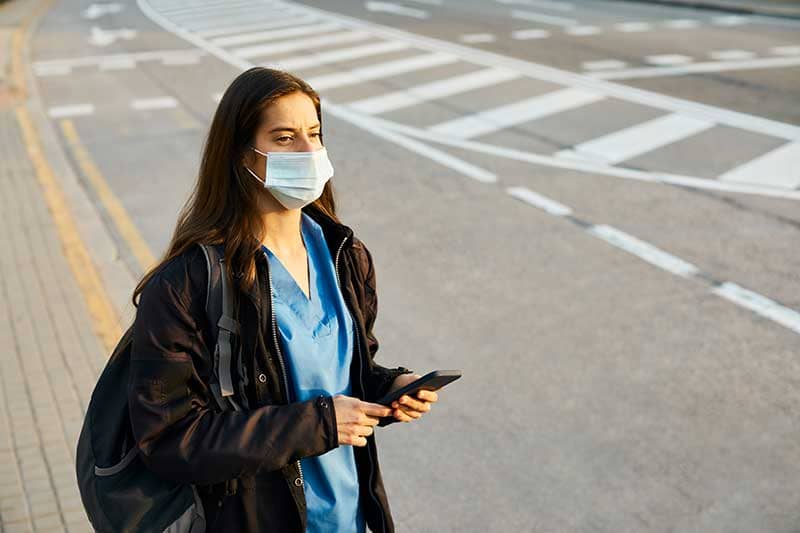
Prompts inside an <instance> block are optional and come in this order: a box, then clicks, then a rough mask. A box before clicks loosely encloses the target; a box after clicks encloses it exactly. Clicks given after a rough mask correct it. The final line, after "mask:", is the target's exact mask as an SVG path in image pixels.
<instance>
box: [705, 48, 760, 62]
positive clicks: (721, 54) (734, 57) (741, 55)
mask: <svg viewBox="0 0 800 533" xmlns="http://www.w3.org/2000/svg"><path fill="white" fill-rule="evenodd" d="M708 55H709V57H711V59H714V60H716V61H739V60H742V59H753V58H754V57H755V56H756V54H755V53H754V52H750V51H748V50H714V51H712V52H711V53H709V54H708Z"/></svg>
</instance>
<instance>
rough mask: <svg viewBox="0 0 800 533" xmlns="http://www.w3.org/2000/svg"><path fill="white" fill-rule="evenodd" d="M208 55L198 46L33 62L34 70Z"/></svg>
mask: <svg viewBox="0 0 800 533" xmlns="http://www.w3.org/2000/svg"><path fill="white" fill-rule="evenodd" d="M204 55H206V52H205V51H204V50H198V49H196V48H188V49H179V50H160V51H159V50H154V51H151V52H138V53H133V54H106V55H91V56H83V57H70V58H67V59H48V60H44V61H36V62H34V63H32V65H33V68H34V71H38V70H39V69H48V68H58V67H69V68H76V67H94V66H97V65H100V64H102V63H107V62H109V61H111V62H115V61H136V62H138V61H163V60H164V59H165V58H171V57H186V56H197V57H202V56H204Z"/></svg>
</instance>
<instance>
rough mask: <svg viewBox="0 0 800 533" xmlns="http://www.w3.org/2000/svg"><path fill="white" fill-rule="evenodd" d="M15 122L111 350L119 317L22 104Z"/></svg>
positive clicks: (101, 334)
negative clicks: (18, 126)
mask: <svg viewBox="0 0 800 533" xmlns="http://www.w3.org/2000/svg"><path fill="white" fill-rule="evenodd" d="M16 114H17V121H18V122H19V125H20V128H21V129H22V134H23V137H24V139H25V146H26V148H27V150H28V157H29V158H30V160H31V163H33V167H34V169H35V170H36V178H37V179H38V181H39V185H40V186H41V188H42V192H43V193H44V199H45V202H46V203H47V207H48V209H49V210H50V213H51V214H52V216H53V221H54V222H55V227H56V230H57V231H58V236H59V238H60V239H61V245H62V247H63V249H64V256H65V257H66V259H67V263H68V264H69V266H70V269H71V270H72V274H73V275H74V276H75V280H76V281H77V283H78V286H79V287H80V289H81V292H82V293H83V297H84V299H85V301H86V305H87V308H88V310H89V315H90V317H91V318H92V323H93V325H94V328H95V332H96V333H97V335H98V337H99V338H100V340H101V342H102V343H103V346H104V347H105V349H106V351H107V352H111V350H113V348H114V346H116V344H117V341H118V340H119V338H120V337H121V336H122V329H121V327H120V323H119V322H120V320H119V317H118V316H117V314H116V313H115V312H114V307H113V306H112V305H111V302H110V300H109V298H108V294H107V293H106V290H105V287H104V286H103V283H102V281H101V280H100V276H99V275H98V273H97V269H96V268H95V266H94V264H93V263H92V259H91V257H90V255H89V252H88V250H87V249H86V245H85V244H84V243H83V241H82V240H81V237H80V234H79V233H78V229H77V226H76V225H75V221H74V219H73V217H72V213H71V212H70V210H69V208H68V206H67V202H66V200H65V198H64V193H63V192H62V191H61V188H60V187H59V186H58V180H56V178H55V176H54V175H53V171H52V169H51V168H50V165H49V164H48V163H47V160H46V159H45V157H44V155H43V151H42V148H41V142H40V140H39V137H38V135H37V133H36V129H35V128H34V126H33V122H32V121H31V118H30V115H29V114H28V111H27V109H25V107H24V106H19V107H18V108H17V109H16Z"/></svg>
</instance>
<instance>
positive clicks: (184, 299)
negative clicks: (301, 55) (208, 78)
mask: <svg viewBox="0 0 800 533" xmlns="http://www.w3.org/2000/svg"><path fill="white" fill-rule="evenodd" d="M321 121H322V114H321V111H320V100H319V97H318V96H317V94H316V93H315V92H314V90H313V89H312V88H311V87H309V86H308V85H307V84H306V83H305V82H303V81H302V80H300V79H298V78H296V77H294V76H292V75H290V74H287V73H284V72H280V71H276V70H270V69H265V68H260V67H258V68H253V69H250V70H248V71H246V72H244V73H243V74H241V75H240V76H238V77H237V78H236V79H235V80H234V81H233V83H232V84H231V86H230V87H229V88H228V90H227V91H226V92H225V94H224V95H223V97H222V100H221V101H220V104H219V107H218V108H217V111H216V113H215V115H214V119H213V121H212V124H211V128H210V130H209V133H208V138H207V140H206V146H205V151H204V153H203V158H202V163H201V166H200V170H199V177H198V181H197V184H196V186H195V189H194V191H193V193H192V196H191V197H190V199H189V200H188V202H187V204H186V206H185V207H184V209H183V211H182V212H181V215H180V216H179V219H178V222H177V226H176V229H175V232H174V235H173V237H172V240H171V242H170V245H169V248H168V250H167V253H166V255H165V258H164V259H163V260H162V261H161V262H160V263H159V264H158V265H157V266H155V267H154V268H153V269H152V270H151V271H150V272H148V273H147V274H146V275H145V276H144V278H143V279H142V280H141V282H140V283H139V284H138V285H137V287H136V289H135V291H134V294H133V302H134V305H135V306H137V307H138V309H137V316H136V321H135V323H134V333H133V344H132V348H131V376H130V384H129V389H128V396H129V402H130V413H131V424H132V427H133V430H134V436H135V438H136V442H137V445H138V446H139V448H140V449H141V452H142V453H141V457H142V459H143V461H144V462H145V464H146V465H147V466H148V468H150V469H152V470H153V471H155V472H156V473H158V474H159V475H161V476H163V477H166V478H169V479H174V480H177V481H180V482H183V483H192V484H195V485H196V486H197V487H198V491H199V493H200V495H201V499H202V502H203V507H204V509H205V514H206V521H207V527H208V529H207V530H208V531H225V532H257V531H270V532H273V531H306V530H307V531H331V532H333V531H347V532H349V531H365V526H367V525H368V526H369V528H370V529H371V530H372V531H376V532H384V531H386V532H388V531H393V530H394V525H393V521H392V517H391V513H390V509H389V504H388V502H387V498H386V493H385V490H384V488H383V482H382V479H381V473H380V469H379V467H378V457H377V449H376V445H375V438H374V435H373V431H374V427H375V426H376V425H381V426H383V425H386V424H389V423H393V422H396V421H403V422H410V421H412V420H415V419H418V418H420V417H421V416H422V414H423V413H426V412H428V411H429V410H430V407H431V404H432V403H434V402H436V401H437V395H436V393H434V392H429V391H423V392H420V393H419V394H418V395H416V396H415V397H410V396H408V395H406V396H403V397H402V398H401V399H400V400H399V402H395V403H394V404H393V405H392V406H391V408H389V407H385V406H382V405H380V404H377V403H374V402H375V401H376V400H377V399H379V398H381V397H382V396H383V395H384V394H386V393H387V392H390V391H392V390H395V389H397V388H399V387H402V386H404V385H406V384H408V383H409V382H411V381H413V380H415V379H417V378H418V377H419V375H417V374H413V373H412V372H411V371H410V370H408V369H406V368H403V367H397V368H385V367H382V366H380V365H377V364H375V363H374V362H373V357H374V355H375V352H376V351H377V349H378V341H377V340H376V339H375V336H374V335H373V333H372V325H373V323H374V321H375V313H376V308H377V296H376V293H375V271H374V268H373V262H372V257H371V255H370V253H369V251H368V250H367V248H366V247H365V246H364V244H363V243H362V242H361V241H360V240H359V239H357V238H356V237H355V236H354V235H353V231H352V230H351V229H350V228H349V227H348V226H345V225H343V224H342V223H341V222H340V221H339V219H338V218H337V216H336V210H335V204H334V196H333V190H332V186H331V182H330V177H331V175H332V173H333V169H332V166H331V164H330V161H329V160H328V158H327V153H326V151H325V149H324V147H323V145H322V131H321ZM197 243H209V244H222V245H223V246H224V253H225V264H226V265H227V267H228V271H229V272H230V283H231V284H232V286H235V287H236V289H237V290H236V291H235V292H236V295H237V299H236V300H237V303H236V305H235V308H236V310H237V312H238V320H239V323H240V325H241V334H240V336H239V337H238V339H239V342H240V343H241V352H240V353H241V354H242V359H243V361H244V369H243V371H242V372H240V374H242V375H244V376H249V377H250V379H247V380H246V383H247V385H246V387H245V393H244V396H245V398H239V400H240V403H242V404H244V405H246V406H247V408H246V409H242V410H240V411H220V410H218V409H215V407H214V403H213V401H212V397H211V396H210V393H209V377H210V376H211V374H212V370H213V369H212V367H211V360H212V357H211V355H212V351H213V349H214V343H213V340H211V341H210V342H209V340H210V339H213V338H214V336H215V328H216V325H215V324H211V323H209V320H208V318H207V317H206V313H205V307H204V306H205V298H206V292H207V291H206V280H207V273H206V270H207V269H206V264H205V257H204V255H203V251H202V249H201V248H200V247H199V246H197ZM137 296H138V297H139V302H138V304H137ZM233 368H234V372H235V371H236V365H234V367H233Z"/></svg>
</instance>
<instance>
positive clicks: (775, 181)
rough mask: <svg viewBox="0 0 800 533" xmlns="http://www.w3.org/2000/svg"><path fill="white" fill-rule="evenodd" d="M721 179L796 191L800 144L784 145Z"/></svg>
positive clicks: (798, 179) (724, 175)
mask: <svg viewBox="0 0 800 533" xmlns="http://www.w3.org/2000/svg"><path fill="white" fill-rule="evenodd" d="M719 179H720V180H722V181H735V182H739V183H752V184H758V185H766V186H769V187H780V188H784V189H796V188H798V187H800V142H791V143H787V144H784V145H783V146H781V147H780V148H777V149H775V150H772V151H771V152H768V153H766V154H764V155H762V156H761V157H757V158H756V159H753V160H752V161H750V162H748V163H745V164H744V165H741V166H739V167H737V168H735V169H733V170H731V171H729V172H726V173H725V174H723V175H722V176H720V177H719Z"/></svg>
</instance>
